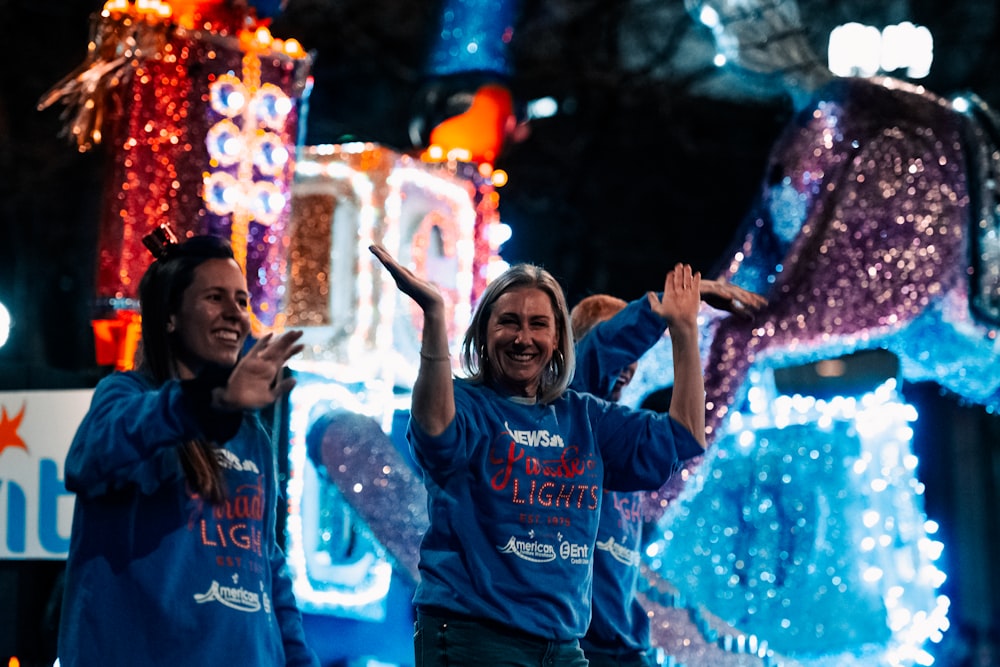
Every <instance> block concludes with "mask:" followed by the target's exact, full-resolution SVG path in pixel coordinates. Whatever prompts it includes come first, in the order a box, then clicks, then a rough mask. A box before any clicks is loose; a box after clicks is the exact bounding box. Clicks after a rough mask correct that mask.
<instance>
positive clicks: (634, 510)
mask: <svg viewBox="0 0 1000 667" xmlns="http://www.w3.org/2000/svg"><path fill="white" fill-rule="evenodd" d="M665 327H666V325H665V323H664V321H663V318H661V317H660V316H659V315H657V314H656V313H654V312H653V311H652V309H651V308H650V307H649V300H648V299H647V298H646V297H645V296H644V297H642V298H641V299H637V300H635V301H633V302H631V303H629V304H628V306H626V307H625V308H623V309H622V310H621V311H619V312H618V313H617V314H616V315H615V316H614V317H612V318H610V319H607V320H605V321H603V322H600V323H598V324H596V325H594V328H592V329H591V330H590V331H588V332H587V334H586V335H585V336H583V338H581V339H580V340H579V341H577V343H576V358H577V366H576V374H575V375H574V377H573V382H572V384H571V385H570V387H571V388H572V389H575V390H577V391H581V392H588V391H589V392H590V393H592V394H594V395H595V396H599V397H601V398H608V396H609V395H610V394H611V390H612V388H613V387H614V384H615V380H617V378H618V375H619V373H620V372H621V371H622V369H624V368H625V367H626V366H629V365H630V364H632V363H634V362H636V361H638V360H639V358H640V357H642V355H643V354H645V353H646V352H647V351H648V350H649V349H650V348H652V347H653V346H654V345H655V344H656V343H657V342H658V341H659V340H660V338H661V337H662V336H663V331H664V329H665ZM699 453H700V452H699ZM641 507H642V493H641V492H632V493H623V492H618V491H605V492H604V500H603V502H602V503H601V517H600V525H599V527H598V531H597V542H596V545H595V548H594V584H593V587H594V593H593V617H592V619H591V621H590V628H589V629H588V630H587V635H586V637H584V638H583V639H582V640H581V642H580V643H581V645H582V646H583V649H584V651H585V652H593V651H603V652H609V653H620V652H638V651H649V650H650V648H651V644H650V638H649V617H648V616H647V615H646V610H645V609H644V608H643V606H642V605H641V604H640V603H639V601H638V600H637V599H636V595H635V591H636V582H637V581H638V578H639V561H640V549H641V547H642V526H643V518H642V513H641V511H640V509H641Z"/></svg>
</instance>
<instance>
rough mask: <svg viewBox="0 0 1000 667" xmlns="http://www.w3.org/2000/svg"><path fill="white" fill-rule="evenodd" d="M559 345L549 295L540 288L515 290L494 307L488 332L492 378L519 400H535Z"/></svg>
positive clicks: (505, 295) (498, 299)
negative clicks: (531, 398) (522, 398)
mask: <svg viewBox="0 0 1000 667" xmlns="http://www.w3.org/2000/svg"><path fill="white" fill-rule="evenodd" d="M558 344H559V331H558V328H557V327H556V316H555V312H554V310H553V308H552V301H551V300H550V299H549V296H548V294H546V293H545V292H544V291H542V290H540V289H538V288H536V287H521V288H517V289H512V290H510V291H509V292H505V293H504V294H502V295H500V297H498V298H497V300H496V301H495V302H494V304H493V309H492V312H491V313H490V318H489V323H488V324H487V328H486V353H487V358H488V363H489V366H490V375H491V376H492V379H493V380H494V381H495V382H496V383H497V384H498V385H500V387H501V388H502V389H504V390H506V391H507V392H509V393H511V394H512V395H515V396H526V397H535V396H537V394H538V387H539V385H540V383H541V380H542V375H543V374H544V373H545V372H546V370H547V369H548V367H549V360H551V359H552V353H553V351H554V350H555V349H557V346H558Z"/></svg>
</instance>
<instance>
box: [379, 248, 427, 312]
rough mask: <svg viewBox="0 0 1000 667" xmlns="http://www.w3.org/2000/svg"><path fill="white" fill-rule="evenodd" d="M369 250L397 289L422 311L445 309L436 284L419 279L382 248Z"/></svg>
mask: <svg viewBox="0 0 1000 667" xmlns="http://www.w3.org/2000/svg"><path fill="white" fill-rule="evenodd" d="M368 249H369V250H371V253H372V254H373V255H375V257H376V258H377V259H378V261H380V262H381V263H382V266H384V267H385V268H386V270H387V271H388V272H389V275H391V276H392V279H393V280H395V281H396V287H398V288H399V290H400V291H401V292H403V294H406V295H407V296H408V297H410V298H411V299H413V300H414V301H415V302H416V303H417V305H418V306H420V309H421V310H423V311H424V312H427V311H428V310H430V309H434V308H444V298H443V297H442V296H441V292H440V290H438V288H437V286H436V285H435V284H434V283H432V282H430V281H429V280H424V279H423V278H420V277H418V276H417V275H416V274H415V273H413V271H410V270H409V269H408V268H406V267H405V266H403V265H402V264H400V263H399V262H397V261H396V258H395V257H393V256H392V255H390V254H389V251H388V250H386V249H385V248H383V247H382V246H380V245H377V244H376V245H371V246H369V247H368Z"/></svg>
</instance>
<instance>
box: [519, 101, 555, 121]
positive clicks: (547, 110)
mask: <svg viewBox="0 0 1000 667" xmlns="http://www.w3.org/2000/svg"><path fill="white" fill-rule="evenodd" d="M525 111H526V112H527V116H528V118H529V119H531V118H551V117H552V116H555V115H556V113H558V111H559V103H558V102H556V99H555V98H554V97H539V98H538V99H537V100H531V101H530V102H528V103H527V104H526V105H525Z"/></svg>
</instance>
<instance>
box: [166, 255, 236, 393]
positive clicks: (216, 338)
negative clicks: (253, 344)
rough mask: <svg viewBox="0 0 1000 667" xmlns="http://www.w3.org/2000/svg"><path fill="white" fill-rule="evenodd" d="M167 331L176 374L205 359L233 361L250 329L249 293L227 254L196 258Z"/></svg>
mask: <svg viewBox="0 0 1000 667" xmlns="http://www.w3.org/2000/svg"><path fill="white" fill-rule="evenodd" d="M167 332H168V333H169V334H170V336H171V339H172V341H173V345H174V350H175V355H176V360H177V367H178V374H179V375H180V377H181V378H182V379H189V378H193V377H195V376H196V375H197V374H198V373H199V372H201V370H202V368H204V366H205V365H206V364H215V365H218V366H225V367H229V366H233V365H235V364H236V361H237V360H238V359H239V356H240V351H241V350H242V349H243V342H244V341H245V340H246V337H247V335H249V333H250V295H249V293H248V292H247V283H246V279H245V278H244V277H243V272H242V271H241V270H240V266H239V264H237V263H236V262H235V260H232V259H210V260H207V261H205V262H203V263H202V264H200V265H199V266H198V267H197V268H196V269H195V270H194V280H193V281H192V283H191V285H190V286H189V287H188V288H187V289H186V290H184V295H183V297H182V298H181V304H180V308H178V310H177V312H175V313H173V314H171V315H170V318H169V320H168V321H167Z"/></svg>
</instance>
